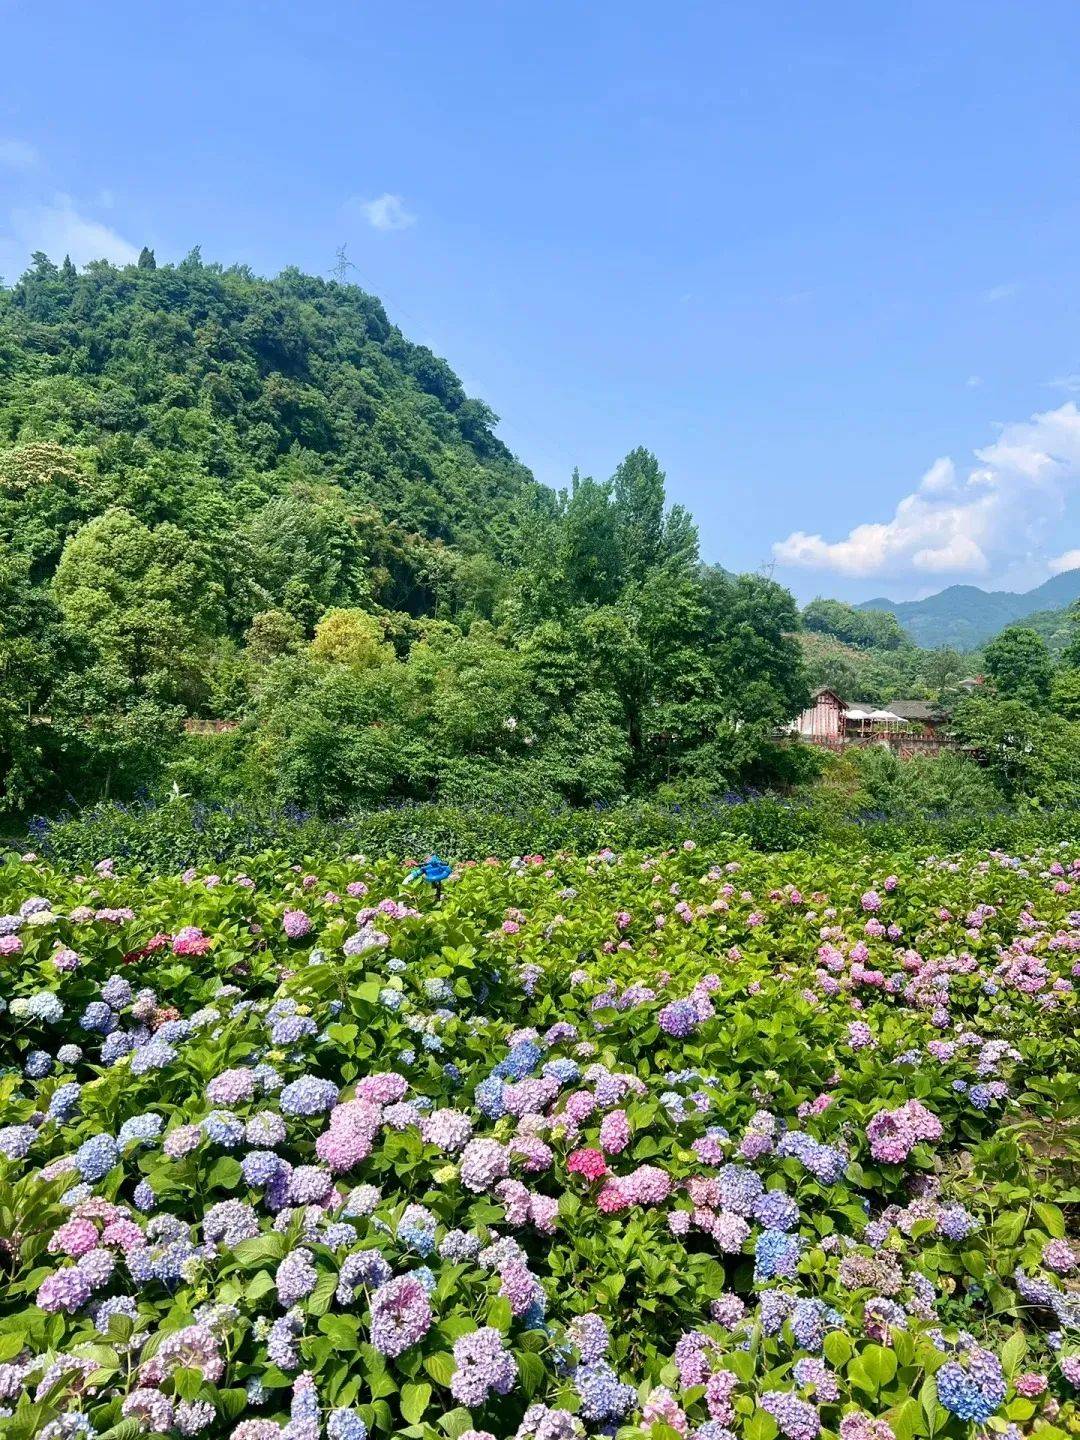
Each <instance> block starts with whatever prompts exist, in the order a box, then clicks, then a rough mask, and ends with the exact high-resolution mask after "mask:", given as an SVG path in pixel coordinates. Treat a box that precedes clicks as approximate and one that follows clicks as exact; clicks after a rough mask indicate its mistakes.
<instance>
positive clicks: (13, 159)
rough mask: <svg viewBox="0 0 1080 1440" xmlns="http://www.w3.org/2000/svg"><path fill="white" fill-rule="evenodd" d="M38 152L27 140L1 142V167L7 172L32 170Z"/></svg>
mask: <svg viewBox="0 0 1080 1440" xmlns="http://www.w3.org/2000/svg"><path fill="white" fill-rule="evenodd" d="M37 163H38V152H37V151H36V150H35V149H34V147H33V145H31V144H30V143H29V142H28V141H26V140H0V166H2V167H3V169H5V170H32V169H33V168H34V166H35V165H36V164H37Z"/></svg>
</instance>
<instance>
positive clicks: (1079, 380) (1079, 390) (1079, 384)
mask: <svg viewBox="0 0 1080 1440" xmlns="http://www.w3.org/2000/svg"><path fill="white" fill-rule="evenodd" d="M1046 383H1047V385H1048V386H1049V387H1050V389H1051V390H1064V391H1065V393H1066V395H1080V375H1077V374H1075V373H1073V374H1070V375H1059V376H1057V378H1056V379H1054V380H1048V381H1047V382H1046Z"/></svg>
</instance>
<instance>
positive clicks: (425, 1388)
mask: <svg viewBox="0 0 1080 1440" xmlns="http://www.w3.org/2000/svg"><path fill="white" fill-rule="evenodd" d="M430 1399H431V1386H430V1385H426V1384H424V1383H423V1381H421V1382H419V1383H415V1384H409V1385H403V1386H402V1387H401V1402H400V1404H401V1413H402V1415H403V1416H404V1417H405V1419H406V1420H407V1421H408V1423H409V1424H410V1425H419V1423H420V1421H421V1420H422V1419H423V1418H424V1413H425V1411H426V1410H427V1407H428V1401H429V1400H430Z"/></svg>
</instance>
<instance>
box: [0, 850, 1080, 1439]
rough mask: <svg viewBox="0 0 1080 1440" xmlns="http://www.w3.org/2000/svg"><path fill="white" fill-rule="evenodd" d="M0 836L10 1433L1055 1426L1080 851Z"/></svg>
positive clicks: (791, 1431)
mask: <svg viewBox="0 0 1080 1440" xmlns="http://www.w3.org/2000/svg"><path fill="white" fill-rule="evenodd" d="M245 863H246V869H245V873H236V872H235V870H233V869H229V870H227V871H226V872H225V873H223V874H221V875H212V874H208V873H204V872H195V871H188V872H185V873H184V874H183V875H168V876H166V875H147V874H138V873H134V874H124V873H121V869H120V867H119V866H118V865H117V866H114V865H113V864H112V863H111V862H110V861H108V860H103V861H102V862H101V863H100V864H99V865H97V866H96V868H95V869H94V870H93V871H92V872H91V873H89V874H87V875H83V876H78V875H72V874H67V873H64V872H62V871H61V870H59V869H57V868H54V867H51V866H50V865H48V864H46V863H44V862H42V861H39V860H38V859H36V858H35V857H34V856H24V857H22V858H15V857H12V858H11V859H10V860H9V861H8V862H7V863H5V864H3V865H0V977H2V979H0V997H2V1002H0V1004H2V1008H3V1009H4V1010H5V1012H6V1013H5V1014H4V1015H3V1017H2V1019H0V1052H2V1053H0V1066H2V1068H0V1099H2V1104H0V1407H2V1415H3V1418H2V1419H0V1434H2V1435H4V1436H11V1437H17V1440H30V1437H33V1436H39V1435H40V1436H43V1437H47V1440H64V1437H74V1440H83V1437H88V1440H89V1437H95V1436H99V1437H103V1436H110V1437H113V1440H133V1437H135V1436H137V1435H140V1434H150V1435H167V1436H191V1435H202V1436H205V1437H207V1440H216V1437H231V1440H321V1437H323V1436H325V1437H327V1440H365V1437H366V1436H372V1437H377V1436H389V1435H391V1434H396V1435H403V1436H409V1437H417V1440H463V1437H464V1440H490V1437H495V1440H503V1437H520V1440H571V1437H576V1436H584V1435H615V1434H618V1435H621V1436H625V1437H628V1436H631V1435H633V1436H637V1437H640V1436H643V1435H648V1436H651V1437H652V1440H673V1437H680V1436H689V1437H697V1440H733V1437H745V1440H774V1437H776V1436H783V1437H785V1440H815V1437H817V1436H819V1435H820V1436H822V1437H825V1440H830V1437H833V1436H837V1435H838V1436H840V1437H842V1440H893V1437H895V1440H914V1437H927V1440H930V1437H939V1436H946V1437H961V1436H971V1435H979V1436H982V1435H986V1436H991V1435H1001V1436H1003V1437H1005V1440H1017V1437H1019V1436H1021V1435H1025V1436H1026V1435H1035V1436H1040V1437H1044V1440H1064V1437H1065V1436H1066V1435H1070V1434H1074V1435H1075V1434H1080V1409H1078V1407H1077V1395H1078V1393H1080V1389H1078V1387H1080V1329H1078V1327H1080V1243H1078V1241H1077V1240H1076V1238H1075V1231H1076V1218H1077V1214H1078V1212H1080V1188H1078V1172H1077V1160H1078V1158H1080V1146H1078V1144H1077V1128H1076V1125H1077V1116H1078V1113H1080V1103H1078V1096H1077V1071H1078V1069H1080V1064H1078V1051H1080V1045H1078V1039H1077V1028H1078V1027H1077V1003H1076V993H1075V992H1076V985H1077V980H1078V977H1080V849H1075V850H1073V849H1068V848H1064V847H1054V848H1048V849H1046V850H1044V851H1042V852H1036V853H1033V854H1029V855H1024V856H1009V855H1006V854H1002V853H989V854H986V853H982V854H974V853H972V854H967V855H962V856H956V857H952V858H950V859H947V860H946V859H935V858H925V857H922V858H920V857H917V856H915V855H899V854H893V855H887V856H885V855H883V856H878V857H872V856H864V857H858V856H851V855H840V854H836V855H830V854H823V855H820V856H810V855H806V854H791V855H784V856H773V857H769V856H762V855H741V854H736V853H715V852H712V851H710V852H706V851H705V850H704V849H703V848H702V849H698V848H696V847H695V846H694V845H693V844H692V843H690V842H687V843H686V844H685V845H684V846H683V847H682V848H680V849H676V850H672V851H670V852H667V853H664V854H658V855H656V856H652V857H650V856H646V855H642V854H632V853H625V854H614V853H611V852H601V853H600V854H598V855H594V856H591V857H576V858H575V857H570V856H555V857H543V856H539V855H535V856H525V857H522V858H520V859H517V860H515V861H512V862H509V863H508V862H505V861H495V860H486V861H485V860H483V859H480V860H479V861H478V862H467V863H466V862H460V861H459V862H458V863H456V864H455V865H453V866H452V867H451V866H450V865H442V864H440V863H438V862H429V863H428V864H427V865H426V867H425V866H420V867H418V868H411V867H410V866H409V865H402V864H399V863H397V862H391V861H388V860H380V861H376V862H369V861H365V860H364V859H363V857H359V856H353V857H349V858H347V859H342V860H340V861H337V862H335V863H332V864H318V865H316V864H314V863H311V862H309V863H308V864H306V865H295V864H290V863H289V860H288V858H286V857H283V856H281V855H273V854H271V855H264V856H262V857H259V858H257V859H252V860H249V861H247V862H245Z"/></svg>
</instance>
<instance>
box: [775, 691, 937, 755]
mask: <svg viewBox="0 0 1080 1440" xmlns="http://www.w3.org/2000/svg"><path fill="white" fill-rule="evenodd" d="M944 724H945V717H944V716H943V715H942V714H941V712H940V711H939V710H938V709H937V708H936V707H935V706H933V705H932V704H930V702H929V701H927V700H890V701H889V703H888V705H880V706H879V705H873V704H871V703H870V702H869V701H861V702H860V701H852V700H845V699H844V698H843V696H841V695H838V694H837V692H836V691H835V690H833V689H832V688H831V687H830V686H828V685H820V686H819V687H818V688H817V689H816V690H815V691H814V693H813V695H812V696H811V700H810V704H809V706H807V708H806V709H805V710H804V711H803V712H802V714H801V715H798V716H796V718H795V719H794V720H793V721H792V722H791V724H790V725H789V726H788V727H787V731H788V733H789V734H792V735H798V736H799V737H800V738H801V739H803V740H807V741H809V742H810V744H812V745H824V746H826V747H828V748H829V749H836V750H839V749H843V748H844V747H845V746H847V745H868V744H881V745H888V746H889V747H890V748H892V749H895V750H898V751H899V752H900V753H901V754H913V753H920V754H926V753H931V754H932V753H936V751H938V750H940V749H942V748H944V747H945V746H947V745H949V744H950V741H949V740H948V738H947V737H946V736H945V734H944V733H943V732H944Z"/></svg>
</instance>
